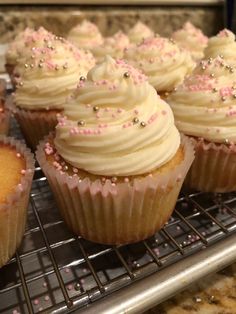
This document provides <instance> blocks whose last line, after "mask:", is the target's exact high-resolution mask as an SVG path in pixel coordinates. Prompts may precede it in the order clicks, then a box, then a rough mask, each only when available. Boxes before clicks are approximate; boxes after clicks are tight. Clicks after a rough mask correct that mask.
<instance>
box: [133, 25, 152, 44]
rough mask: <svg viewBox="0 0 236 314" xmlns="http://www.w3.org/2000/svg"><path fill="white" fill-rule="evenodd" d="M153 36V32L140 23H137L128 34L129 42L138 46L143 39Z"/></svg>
mask: <svg viewBox="0 0 236 314" xmlns="http://www.w3.org/2000/svg"><path fill="white" fill-rule="evenodd" d="M153 36H154V32H153V31H152V30H151V29H150V28H149V27H148V26H147V25H145V24H143V23H142V22H140V21H138V22H137V23H136V24H135V25H134V26H133V27H132V28H131V29H130V30H129V32H128V37H129V40H130V42H131V43H134V44H138V43H140V42H141V41H142V40H143V39H145V38H148V37H153Z"/></svg>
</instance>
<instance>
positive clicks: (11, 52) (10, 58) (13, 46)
mask: <svg viewBox="0 0 236 314" xmlns="http://www.w3.org/2000/svg"><path fill="white" fill-rule="evenodd" d="M33 33H34V30H33V29H31V28H28V27H27V28H26V29H25V30H24V31H23V32H20V33H19V34H18V35H17V36H16V37H15V39H14V40H13V42H11V43H10V44H9V47H8V50H7V52H6V62H7V63H8V64H12V65H15V64H16V63H17V58H18V55H19V51H22V50H24V48H25V41H26V39H27V38H28V37H29V36H31V35H32V34H33Z"/></svg>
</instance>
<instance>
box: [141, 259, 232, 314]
mask: <svg viewBox="0 0 236 314" xmlns="http://www.w3.org/2000/svg"><path fill="white" fill-rule="evenodd" d="M192 313H193V314H196V313H199V314H235V313H236V263H234V264H233V265H231V266H229V267H227V268H226V269H224V270H223V271H220V272H218V273H216V274H211V275H209V276H207V277H206V278H205V279H203V280H202V281H200V282H197V283H194V284H193V285H192V286H191V287H190V288H188V289H187V290H185V291H182V292H180V293H178V294H177V295H176V296H174V297H172V298H171V299H169V300H167V301H165V302H164V303H162V304H160V305H158V306H156V307H154V308H152V309H150V310H149V311H146V312H145V313H143V314H192Z"/></svg>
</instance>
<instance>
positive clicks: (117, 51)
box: [91, 31, 130, 62]
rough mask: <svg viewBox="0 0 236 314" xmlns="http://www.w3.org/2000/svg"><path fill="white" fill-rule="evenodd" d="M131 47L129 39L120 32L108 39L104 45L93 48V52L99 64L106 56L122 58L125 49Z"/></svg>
mask: <svg viewBox="0 0 236 314" xmlns="http://www.w3.org/2000/svg"><path fill="white" fill-rule="evenodd" d="M129 45H130V42H129V38H128V36H126V35H125V34H124V33H123V32H121V31H119V32H117V33H115V34H114V35H113V36H111V37H106V38H105V39H104V42H103V44H102V45H99V46H97V47H93V48H91V51H92V53H93V55H94V57H95V58H96V60H97V61H98V62H101V61H102V60H103V58H104V57H105V56H106V55H110V56H111V57H113V58H122V57H123V55H124V49H126V48H127V47H128V46H129Z"/></svg>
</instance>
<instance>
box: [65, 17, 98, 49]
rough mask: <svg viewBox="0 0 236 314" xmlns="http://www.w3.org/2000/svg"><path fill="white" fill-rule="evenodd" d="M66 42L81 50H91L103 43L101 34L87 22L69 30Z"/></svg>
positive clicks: (93, 25) (94, 26)
mask: <svg viewBox="0 0 236 314" xmlns="http://www.w3.org/2000/svg"><path fill="white" fill-rule="evenodd" d="M68 40H69V41H71V42H72V43H73V44H74V45H76V46H77V47H78V48H83V49H91V48H93V47H95V46H98V45H102V43H103V38H102V34H101V33H100V31H99V29H98V28H97V26H96V25H95V24H93V23H91V22H89V21H87V20H84V21H83V22H82V23H81V24H79V25H76V26H75V27H73V28H72V29H71V30H70V32H69V34H68Z"/></svg>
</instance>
